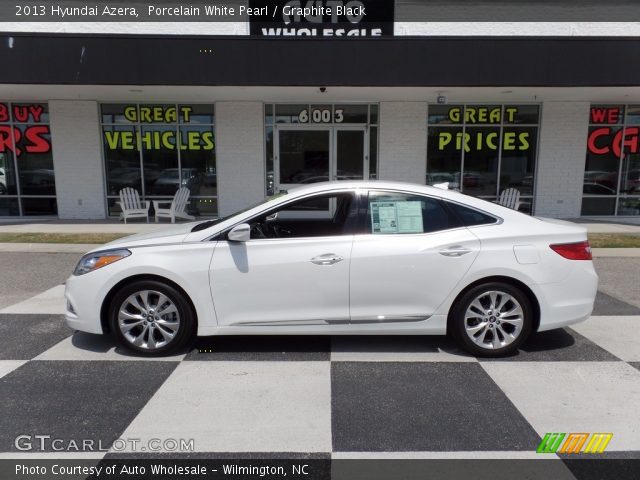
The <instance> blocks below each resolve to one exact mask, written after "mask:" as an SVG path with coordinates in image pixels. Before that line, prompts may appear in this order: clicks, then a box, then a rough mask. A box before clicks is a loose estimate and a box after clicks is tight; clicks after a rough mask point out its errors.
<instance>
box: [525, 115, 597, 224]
mask: <svg viewBox="0 0 640 480" xmlns="http://www.w3.org/2000/svg"><path fill="white" fill-rule="evenodd" d="M588 124H589V103H587V102H545V103H543V105H542V122H541V127H540V144H539V152H538V166H537V175H536V178H537V180H536V203H535V214H536V215H540V216H546V217H561V218H562V217H563V218H576V217H579V216H580V207H581V203H582V184H583V178H584V165H585V157H586V148H587V133H588Z"/></svg>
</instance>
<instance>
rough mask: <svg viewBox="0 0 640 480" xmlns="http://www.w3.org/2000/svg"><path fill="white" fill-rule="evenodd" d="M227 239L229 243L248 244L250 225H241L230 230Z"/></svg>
mask: <svg viewBox="0 0 640 480" xmlns="http://www.w3.org/2000/svg"><path fill="white" fill-rule="evenodd" d="M227 238H228V239H229V241H231V242H248V241H249V240H250V239H251V225H249V224H248V223H241V224H240V225H236V226H235V227H233V228H232V229H231V231H230V232H229V234H228V235H227Z"/></svg>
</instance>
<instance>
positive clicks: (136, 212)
mask: <svg viewBox="0 0 640 480" xmlns="http://www.w3.org/2000/svg"><path fill="white" fill-rule="evenodd" d="M116 203H117V204H118V205H120V209H121V210H122V213H121V214H120V220H122V219H124V223H127V218H146V219H147V223H149V207H150V206H151V202H149V201H144V202H143V201H141V200H140V195H139V194H138V191H137V190H136V189H135V188H131V187H126V188H123V189H122V190H120V201H119V202H116Z"/></svg>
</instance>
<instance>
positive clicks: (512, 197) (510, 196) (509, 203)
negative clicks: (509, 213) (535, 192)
mask: <svg viewBox="0 0 640 480" xmlns="http://www.w3.org/2000/svg"><path fill="white" fill-rule="evenodd" d="M498 205H502V206H503V207H507V208H510V209H511V210H518V208H520V190H518V189H516V188H506V189H504V190H503V191H502V193H501V194H500V198H499V199H498Z"/></svg>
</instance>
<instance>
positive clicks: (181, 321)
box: [109, 280, 195, 356]
mask: <svg viewBox="0 0 640 480" xmlns="http://www.w3.org/2000/svg"><path fill="white" fill-rule="evenodd" d="M109 319H110V325H111V331H112V332H114V333H115V336H116V337H117V339H118V340H119V341H120V343H121V344H122V345H123V346H124V347H126V348H127V349H129V350H132V351H134V352H136V353H138V354H143V355H149V356H152V355H163V354H167V353H169V352H172V351H176V350H178V349H180V348H183V347H184V346H185V345H186V344H187V343H188V342H189V341H190V340H191V338H192V337H193V335H194V330H195V316H194V314H193V310H192V308H191V305H190V304H189V302H188V301H187V299H186V298H185V295H184V294H183V293H182V292H180V291H179V290H177V289H176V288H174V287H173V286H171V285H168V284H165V283H162V282H159V281H155V280H143V281H137V282H133V283H130V284H128V285H126V286H125V287H123V288H122V289H121V290H120V291H118V292H117V293H116V294H115V295H114V297H113V299H112V301H111V304H110V309H109Z"/></svg>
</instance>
